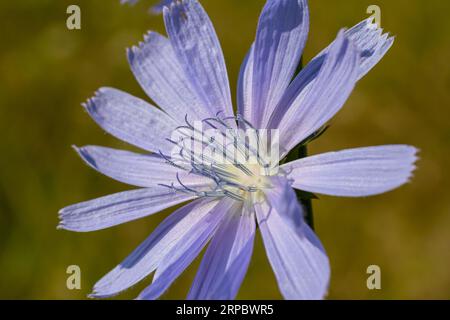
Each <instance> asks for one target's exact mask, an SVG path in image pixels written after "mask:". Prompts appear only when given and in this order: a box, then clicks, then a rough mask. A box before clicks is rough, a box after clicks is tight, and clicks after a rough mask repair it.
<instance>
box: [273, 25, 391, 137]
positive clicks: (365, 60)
mask: <svg viewBox="0 0 450 320" xmlns="http://www.w3.org/2000/svg"><path fill="white" fill-rule="evenodd" d="M344 34H345V36H346V37H347V38H348V39H349V40H350V41H351V42H352V43H353V45H354V46H355V47H356V48H357V49H358V51H359V61H358V71H357V72H358V75H357V79H358V80H359V79H361V78H362V77H363V76H365V75H366V74H367V73H368V72H369V71H370V70H371V69H372V68H373V67H374V66H375V65H376V64H377V63H378V62H379V61H380V60H381V59H382V58H383V56H384V55H385V54H386V53H387V51H388V50H389V49H390V48H391V47H392V44H393V43H394V38H393V37H389V36H388V34H383V30H382V29H380V28H379V27H378V26H377V24H375V23H373V18H369V19H366V20H363V21H362V22H360V23H358V24H357V25H356V26H354V27H353V28H351V29H349V30H347V31H345V33H344ZM336 41H341V40H340V39H339V37H338V39H336V40H335V41H334V42H333V43H332V44H331V45H330V46H328V47H327V48H325V49H324V50H323V51H322V52H320V53H319V54H318V55H317V56H316V57H315V58H314V59H313V60H312V61H311V62H310V63H309V64H308V65H307V66H306V67H305V68H304V70H303V71H302V72H301V73H300V74H299V75H298V76H297V77H296V79H295V80H294V81H293V82H292V84H291V85H290V86H289V88H288V90H287V91H286V93H285V94H284V96H283V98H282V99H281V101H280V103H279V104H278V106H277V107H276V108H275V110H274V113H273V114H272V117H271V121H270V126H271V127H273V128H276V127H278V125H279V123H280V121H281V119H282V117H283V116H284V115H285V113H286V110H287V108H289V107H292V106H291V105H292V103H293V101H295V99H299V98H303V97H304V96H306V95H307V93H308V91H310V90H312V89H313V88H314V86H313V85H312V83H313V82H314V81H315V80H316V78H317V76H318V74H319V72H320V71H321V67H322V65H323V63H324V61H326V60H327V59H326V56H327V53H328V52H330V50H333V47H335V45H336V43H335V42H336ZM299 102H301V100H299V101H297V103H299ZM300 107H302V106H300Z"/></svg>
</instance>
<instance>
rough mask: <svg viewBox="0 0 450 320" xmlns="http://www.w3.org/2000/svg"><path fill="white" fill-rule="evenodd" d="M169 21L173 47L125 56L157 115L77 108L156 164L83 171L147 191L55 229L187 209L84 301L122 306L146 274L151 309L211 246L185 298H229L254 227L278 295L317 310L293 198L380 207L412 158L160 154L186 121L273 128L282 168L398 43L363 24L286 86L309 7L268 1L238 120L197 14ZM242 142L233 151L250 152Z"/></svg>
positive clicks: (145, 106)
mask: <svg viewBox="0 0 450 320" xmlns="http://www.w3.org/2000/svg"><path fill="white" fill-rule="evenodd" d="M164 21H165V24H166V29H167V33H168V35H169V38H166V37H164V36H162V35H159V34H157V33H154V32H150V33H149V34H147V36H146V37H145V40H144V42H143V43H141V44H140V45H139V46H138V47H134V48H132V49H130V50H129V51H128V59H129V62H130V65H131V69H132V71H133V73H134V75H135V77H136V79H137V81H138V82H139V83H140V85H141V86H142V88H143V89H144V90H145V92H146V93H147V94H148V96H149V97H151V99H152V100H153V101H154V102H155V103H156V104H157V105H158V106H159V107H160V109H158V108H156V107H154V106H152V105H150V104H149V103H148V102H145V101H143V100H141V99H139V98H136V97H133V96H131V95H129V94H127V93H125V92H122V91H119V90H117V89H112V88H102V89H100V90H99V91H98V92H97V94H96V95H95V97H93V98H92V99H90V100H89V101H88V102H87V103H86V104H85V108H86V110H87V112H88V113H89V115H90V116H91V117H92V118H93V119H94V120H95V121H96V122H97V123H98V124H99V125H100V126H101V127H102V128H103V129H104V130H106V131H107V132H109V133H110V134H112V135H113V136H115V137H117V138H119V139H121V140H123V141H126V142H128V143H130V144H132V145H135V146H137V147H139V148H141V149H143V150H146V151H149V152H151V154H136V153H132V152H128V151H120V150H115V149H110V148H105V147H96V146H87V147H83V148H76V150H77V152H78V153H79V155H80V156H81V158H82V159H83V160H84V161H85V162H86V163H87V164H88V165H89V166H91V167H93V168H94V169H96V170H97V171H99V172H101V173H103V174H105V175H107V176H109V177H111V178H113V179H115V180H118V181H121V182H123V183H127V184H130V185H133V186H137V187H141V189H137V190H134V191H126V192H122V193H118V194H114V195H109V196H106V197H102V198H99V199H95V200H91V201H87V202H83V203H79V204H75V205H72V206H69V207H66V208H64V209H62V210H61V211H60V218H61V224H60V228H62V229H66V230H71V231H78V232H88V231H94V230H100V229H105V228H108V227H112V226H116V225H119V224H121V223H125V222H128V221H132V220H136V219H139V218H142V217H146V216H149V215H152V214H154V213H157V212H159V211H161V210H164V209H166V208H169V207H171V206H174V205H177V204H180V203H184V202H188V201H190V202H189V203H188V204H187V205H185V206H184V207H182V208H181V209H178V210H176V211H175V212H174V213H173V214H171V215H170V216H169V217H168V218H166V219H165V220H164V221H163V222H162V223H161V225H160V226H159V227H158V228H156V230H155V231H154V232H153V233H152V234H151V235H150V237H149V238H147V239H146V240H145V241H144V242H143V243H142V244H141V245H140V246H139V247H138V248H137V249H136V250H135V251H134V252H133V253H132V254H131V255H130V256H129V257H128V258H126V259H125V260H124V261H123V262H122V263H121V264H119V265H118V266H117V267H116V268H114V269H113V270H112V271H111V272H109V273H108V274H107V275H105V276H104V277H103V278H102V279H101V280H100V281H99V282H98V283H97V284H96V285H95V287H94V292H93V294H92V297H109V296H113V295H117V294H119V293H120V292H122V291H124V290H126V289H128V288H130V287H131V286H133V285H135V284H136V283H138V282H139V281H141V280H143V279H144V278H146V277H147V276H148V275H150V274H151V273H153V272H154V276H153V281H152V284H151V285H150V286H148V287H147V288H146V289H145V290H144V291H143V292H142V293H141V294H140V295H139V298H140V299H156V298H158V297H160V296H161V295H162V294H163V293H164V292H165V291H166V289H167V288H168V287H169V286H170V285H171V284H172V283H173V281H174V280H175V279H176V278H177V277H178V276H179V275H180V274H181V273H182V272H183V271H184V270H185V268H186V267H187V266H188V265H189V264H190V263H191V262H192V261H193V260H194V259H195V258H196V256H197V255H198V254H199V253H200V252H201V251H202V249H203V248H204V247H205V246H206V245H207V244H208V243H209V245H208V248H207V250H206V253H205V255H204V257H203V261H202V263H201V265H200V268H199V270H198V273H197V276H196V278H195V280H194V283H193V285H192V287H191V289H190V291H189V294H188V298H189V299H233V298H235V297H236V295H237V293H238V290H239V287H240V285H241V283H242V280H243V279H244V277H245V274H246V272H247V268H248V265H249V261H250V258H251V255H252V251H253V243H254V237H255V233H256V230H257V228H256V227H257V226H258V227H259V230H260V232H261V235H262V239H263V242H264V245H265V248H266V252H267V256H268V259H269V261H270V264H271V266H272V268H273V271H274V273H275V277H276V279H277V282H278V286H279V289H280V291H281V293H282V294H283V296H284V297H285V298H286V299H322V298H324V297H325V295H326V293H327V290H328V285H329V277H330V267H329V261H328V257H327V255H326V253H325V250H324V249H323V247H322V245H321V243H320V240H319V239H318V237H317V236H316V235H315V234H314V232H313V231H312V230H311V229H310V227H309V226H308V225H307V223H305V222H304V220H303V215H304V212H303V209H302V207H301V206H300V205H299V203H298V200H297V198H296V194H295V192H294V188H295V189H299V190H303V191H307V192H312V193H319V194H325V195H334V196H348V197H362V196H370V195H376V194H381V193H384V192H386V191H389V190H392V189H394V188H397V187H399V186H401V185H403V184H404V183H406V182H408V180H409V179H410V177H411V175H412V172H413V170H414V168H415V166H414V163H415V161H416V159H417V158H416V153H417V150H416V149H415V148H414V147H410V146H406V145H390V146H379V147H369V148H359V149H350V150H344V151H339V152H330V153H325V154H321V155H316V156H311V157H306V158H303V159H300V160H297V161H294V162H291V163H287V164H282V165H281V166H280V167H279V170H278V171H277V173H273V172H272V171H270V174H266V175H262V174H260V173H259V172H260V169H261V168H262V167H264V169H267V167H266V165H265V163H266V162H265V160H266V159H265V158H264V157H265V155H264V154H263V155H260V154H257V160H258V162H257V164H256V165H252V166H247V164H246V163H244V164H241V165H229V166H220V165H217V164H216V163H214V162H208V161H207V163H204V162H202V161H200V160H199V159H196V158H192V157H190V158H189V159H190V160H189V161H188V160H187V159H188V158H185V157H183V156H184V155H183V151H184V154H185V153H186V152H185V151H186V150H184V147H181V148H180V150H179V151H180V152H179V154H180V159H181V162H176V161H175V159H173V158H172V157H171V156H168V155H169V154H173V153H172V151H173V149H174V148H175V147H177V146H180V145H179V144H177V142H176V141H175V142H174V141H173V140H171V139H170V138H171V136H172V134H173V132H174V131H180V130H186V129H187V130H189V129H192V128H193V126H192V124H191V123H192V122H193V121H201V123H203V124H207V125H209V126H210V127H211V128H213V127H214V128H216V129H217V128H219V129H218V130H222V131H225V130H229V129H233V128H234V129H236V128H238V127H245V128H249V127H251V128H261V129H264V128H269V129H277V130H279V147H280V158H281V159H282V158H284V157H285V156H286V155H287V154H288V152H289V151H290V150H292V149H293V148H294V147H296V146H297V145H298V144H300V143H302V142H304V141H306V140H308V137H310V136H311V135H313V134H314V133H315V132H317V131H318V130H320V129H321V128H323V126H324V125H326V124H327V123H328V121H329V120H330V119H331V118H332V117H333V116H334V115H335V114H336V113H337V112H338V111H339V110H340V109H341V108H342V106H343V105H344V103H345V101H346V100H347V98H348V97H349V95H350V93H351V92H352V90H353V88H354V87H355V84H356V83H357V82H358V80H360V79H361V78H362V77H363V76H364V75H365V74H366V73H367V72H368V71H369V70H370V69H372V67H374V66H375V65H376V64H377V63H378V61H379V60H380V59H381V58H382V57H383V56H384V54H385V53H386V52H387V51H388V49H389V48H390V47H391V45H392V44H393V38H390V37H388V35H387V34H383V33H382V30H380V29H379V28H377V26H376V25H375V24H373V23H372V21H371V19H368V20H364V21H362V22H361V23H359V24H358V25H356V26H355V27H353V28H351V29H349V30H342V31H340V32H339V33H338V35H337V37H336V39H335V40H334V41H333V42H332V43H331V45H330V46H329V47H328V48H326V49H325V50H324V51H322V52H321V53H320V54H319V55H318V56H317V57H316V58H314V59H313V60H312V61H311V62H310V63H309V64H308V65H306V67H305V68H304V69H303V70H302V71H301V72H300V73H299V74H298V75H297V76H296V77H295V79H294V80H293V81H292V79H293V77H294V75H295V72H296V68H297V65H298V63H299V60H300V57H301V56H302V52H303V48H304V46H305V43H306V38H307V35H308V29H309V13H308V7H307V2H306V0H268V1H267V3H266V5H265V7H264V9H263V11H262V14H261V17H260V20H259V24H258V30H257V34H256V39H255V42H254V44H253V45H252V46H251V49H250V50H249V53H248V54H247V57H246V59H245V61H244V63H243V65H242V68H241V72H240V76H239V85H238V114H239V115H238V116H235V114H234V112H233V106H232V102H231V94H230V87H229V81H228V76H227V70H226V67H225V61H224V57H223V54H222V50H221V47H220V44H219V41H218V39H217V36H216V33H215V31H214V28H213V26H212V23H211V21H210V20H209V18H208V16H207V14H206V13H205V11H204V9H203V8H202V7H201V5H200V4H199V3H198V2H197V1H196V0H182V1H176V2H174V3H172V4H171V5H170V7H167V8H165V9H164ZM237 141H238V142H237V143H235V145H234V146H237V147H238V148H239V147H243V146H245V143H243V142H242V141H240V140H237ZM174 144H175V145H174ZM216 144H218V147H219V149H220V148H223V149H226V148H227V146H224V145H220V143H219V142H216ZM180 159H178V160H180ZM183 160H185V161H183ZM262 171H264V170H262Z"/></svg>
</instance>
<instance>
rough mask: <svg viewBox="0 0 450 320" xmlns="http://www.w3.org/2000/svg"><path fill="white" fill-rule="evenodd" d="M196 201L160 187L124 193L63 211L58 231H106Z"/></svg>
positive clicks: (185, 195) (76, 205)
mask: <svg viewBox="0 0 450 320" xmlns="http://www.w3.org/2000/svg"><path fill="white" fill-rule="evenodd" d="M194 198H195V196H193V195H188V194H183V193H175V192H174V191H173V190H170V189H169V188H166V187H161V186H155V187H152V188H146V189H138V190H133V191H125V192H121V193H116V194H112V195H109V196H106V197H101V198H97V199H94V200H90V201H86V202H81V203H78V204H74V205H71V206H69V207H66V208H64V209H61V210H60V212H59V217H60V220H61V222H60V225H59V226H58V228H60V229H65V230H70V231H77V232H88V231H96V230H101V229H106V228H109V227H113V226H116V225H119V224H122V223H125V222H129V221H133V220H136V219H139V218H143V217H146V216H149V215H151V214H154V213H157V212H159V211H161V210H164V209H167V208H169V207H171V206H174V205H177V204H180V203H183V202H185V201H188V200H192V199H194Z"/></svg>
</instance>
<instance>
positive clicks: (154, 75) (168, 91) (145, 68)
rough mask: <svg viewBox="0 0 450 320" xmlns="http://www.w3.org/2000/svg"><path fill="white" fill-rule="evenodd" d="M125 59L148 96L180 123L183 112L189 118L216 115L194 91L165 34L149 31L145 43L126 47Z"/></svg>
mask: <svg viewBox="0 0 450 320" xmlns="http://www.w3.org/2000/svg"><path fill="white" fill-rule="evenodd" d="M128 61H129V63H130V66H131V70H132V71H133V73H134V76H135V77H136V79H137V81H138V82H139V84H140V85H141V87H142V88H143V89H144V91H145V92H146V93H147V95H148V96H149V97H150V98H152V100H153V101H155V102H156V104H157V105H158V106H159V107H161V109H163V110H164V111H166V112H167V113H168V114H169V115H170V116H171V117H172V118H174V119H176V120H178V122H179V123H184V120H185V116H186V115H187V116H188V118H189V119H190V120H191V121H193V120H202V119H206V118H208V117H211V116H214V115H215V114H214V113H213V112H212V111H211V110H210V109H209V108H208V105H205V104H204V103H202V100H201V97H198V96H197V94H196V92H195V91H194V90H193V88H192V86H191V84H190V80H189V78H187V77H186V74H185V72H184V70H183V68H182V67H181V65H180V63H179V61H178V58H177V56H176V55H175V52H174V50H173V48H172V44H171V43H170V41H169V39H167V38H166V37H163V36H162V35H160V34H158V33H155V32H150V33H148V34H147V35H146V36H145V37H144V42H142V43H140V44H139V46H138V47H133V48H131V49H129V50H128Z"/></svg>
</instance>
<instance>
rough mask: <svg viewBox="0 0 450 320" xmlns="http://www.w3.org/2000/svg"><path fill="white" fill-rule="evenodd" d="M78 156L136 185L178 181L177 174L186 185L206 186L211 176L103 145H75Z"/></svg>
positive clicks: (107, 174) (107, 172) (109, 173)
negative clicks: (207, 176) (200, 174)
mask: <svg viewBox="0 0 450 320" xmlns="http://www.w3.org/2000/svg"><path fill="white" fill-rule="evenodd" d="M75 150H76V151H77V152H78V154H79V155H80V157H81V158H82V159H83V160H84V161H85V162H86V163H87V164H88V165H89V166H90V167H92V168H94V169H95V170H97V171H99V172H100V173H102V174H104V175H106V176H108V177H110V178H113V179H115V180H117V181H120V182H123V183H127V184H130V185H133V186H137V187H143V188H147V187H154V186H158V185H160V184H165V185H169V186H170V185H171V183H175V184H176V185H177V184H178V183H177V175H178V178H179V179H180V180H181V181H182V183H183V184H184V185H186V186H188V187H193V188H203V189H206V188H207V187H210V185H211V184H212V180H210V179H207V178H205V177H203V176H199V175H194V174H190V173H189V172H187V171H183V170H181V169H178V168H175V167H174V166H171V165H169V164H167V163H166V160H165V159H163V158H162V157H160V156H158V155H153V154H145V155H144V154H138V153H134V152H129V151H123V150H116V149H111V148H105V147H97V146H86V147H82V148H75Z"/></svg>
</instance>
